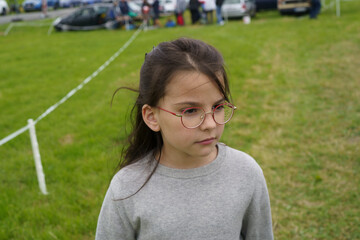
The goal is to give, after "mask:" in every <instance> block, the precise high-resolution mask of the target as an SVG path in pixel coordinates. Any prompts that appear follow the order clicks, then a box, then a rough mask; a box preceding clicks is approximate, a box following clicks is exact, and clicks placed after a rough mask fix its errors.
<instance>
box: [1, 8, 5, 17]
mask: <svg viewBox="0 0 360 240" xmlns="http://www.w3.org/2000/svg"><path fill="white" fill-rule="evenodd" d="M1 15H4V16H5V15H6V8H3V9H2V11H1Z"/></svg>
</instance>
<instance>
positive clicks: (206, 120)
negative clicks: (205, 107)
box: [200, 111, 216, 130]
mask: <svg viewBox="0 0 360 240" xmlns="http://www.w3.org/2000/svg"><path fill="white" fill-rule="evenodd" d="M208 114H210V116H207V115H208ZM201 118H202V123H201V124H200V128H201V129H203V130H205V129H213V128H215V127H216V122H215V120H214V118H213V112H212V111H210V112H206V113H204V115H202V116H201Z"/></svg>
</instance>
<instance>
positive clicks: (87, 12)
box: [80, 8, 94, 17]
mask: <svg viewBox="0 0 360 240" xmlns="http://www.w3.org/2000/svg"><path fill="white" fill-rule="evenodd" d="M80 15H81V16H82V17H88V16H91V15H94V9H92V8H84V9H83V10H82V11H81V14H80Z"/></svg>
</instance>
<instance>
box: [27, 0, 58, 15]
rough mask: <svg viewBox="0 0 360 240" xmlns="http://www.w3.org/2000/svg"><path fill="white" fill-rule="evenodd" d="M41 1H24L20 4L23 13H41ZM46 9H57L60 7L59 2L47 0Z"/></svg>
mask: <svg viewBox="0 0 360 240" xmlns="http://www.w3.org/2000/svg"><path fill="white" fill-rule="evenodd" d="M41 5H42V2H41V0H25V1H24V2H23V4H22V7H23V9H24V11H25V12H30V11H41ZM47 6H48V8H49V7H50V8H53V9H57V8H59V6H60V2H59V0H47Z"/></svg>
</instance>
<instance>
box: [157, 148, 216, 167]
mask: <svg viewBox="0 0 360 240" xmlns="http://www.w3.org/2000/svg"><path fill="white" fill-rule="evenodd" d="M217 154H218V149H217V146H215V147H214V151H212V152H211V153H210V154H209V155H206V156H190V155H176V154H173V153H171V154H169V153H168V151H166V149H165V148H163V149H162V150H161V159H160V164H162V165H164V166H166V167H169V168H176V169H191V168H198V167H202V166H205V165H207V164H209V163H211V162H212V161H214V160H215V158H216V157H217ZM156 158H157V159H158V158H159V154H157V155H156Z"/></svg>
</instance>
